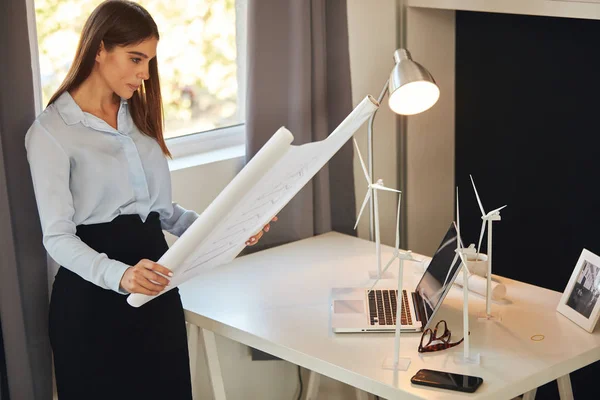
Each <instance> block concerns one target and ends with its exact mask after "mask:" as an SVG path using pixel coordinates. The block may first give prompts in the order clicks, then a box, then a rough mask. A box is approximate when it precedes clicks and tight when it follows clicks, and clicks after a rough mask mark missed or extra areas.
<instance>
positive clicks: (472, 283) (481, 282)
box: [454, 274, 506, 300]
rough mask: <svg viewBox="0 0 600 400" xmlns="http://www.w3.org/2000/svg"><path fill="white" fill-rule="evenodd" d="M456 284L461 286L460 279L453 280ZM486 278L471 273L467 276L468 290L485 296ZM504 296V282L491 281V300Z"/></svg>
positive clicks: (502, 298) (500, 298) (501, 298)
mask: <svg viewBox="0 0 600 400" xmlns="http://www.w3.org/2000/svg"><path fill="white" fill-rule="evenodd" d="M454 283H455V284H456V285H457V286H460V287H462V279H457V280H456V281H454ZM486 288H487V279H486V278H483V277H481V276H479V275H475V274H471V275H470V276H469V291H471V292H474V293H477V294H480V295H482V296H483V297H486ZM505 297H506V286H504V284H502V283H499V282H495V281H492V300H504V298H505Z"/></svg>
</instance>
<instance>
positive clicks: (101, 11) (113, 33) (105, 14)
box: [48, 0, 171, 157]
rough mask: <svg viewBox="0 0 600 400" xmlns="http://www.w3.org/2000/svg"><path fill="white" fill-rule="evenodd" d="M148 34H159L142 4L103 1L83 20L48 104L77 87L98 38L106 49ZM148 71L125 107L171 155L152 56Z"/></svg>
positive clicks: (93, 56)
mask: <svg viewBox="0 0 600 400" xmlns="http://www.w3.org/2000/svg"><path fill="white" fill-rule="evenodd" d="M152 37H155V38H156V39H159V38H160V37H159V34H158V27H157V26H156V23H155V22H154V19H152V16H151V15H150V13H148V11H146V9H144V7H142V6H140V5H139V4H137V3H134V2H131V1H126V0H107V1H105V2H103V3H102V4H100V5H99V6H98V7H96V9H94V11H93V12H92V14H90V16H89V17H88V19H87V21H86V22H85V25H84V27H83V31H82V32H81V37H80V38H79V44H78V46H77V52H76V53H75V59H74V60H73V63H72V64H71V67H70V68H69V72H68V73H67V76H66V77H65V80H64V81H63V82H62V84H61V85H60V87H59V88H58V90H57V91H56V93H54V95H53V96H52V98H51V99H50V101H49V102H48V105H50V104H52V103H53V102H54V101H56V99H57V98H58V97H59V96H60V95H61V94H63V93H64V92H66V91H69V90H72V89H75V88H77V87H78V86H79V85H81V84H82V83H83V81H85V80H86V79H87V77H88V76H90V74H91V73H92V69H93V68H94V65H95V63H96V54H97V52H98V49H99V48H100V43H101V42H104V48H105V49H106V50H107V51H110V50H111V49H113V48H114V47H115V46H129V45H133V44H138V43H141V42H143V41H144V40H146V39H149V38H152ZM148 72H149V74H150V78H149V79H148V80H145V81H143V84H142V85H141V86H140V88H139V89H138V90H137V91H136V92H134V93H133V96H132V97H131V99H129V100H128V104H129V110H130V112H131V117H132V118H133V122H134V123H135V125H136V126H137V128H138V129H139V130H140V131H141V132H142V133H144V134H145V135H148V136H150V137H152V138H154V139H155V140H156V141H157V142H158V144H159V145H160V147H161V149H162V151H163V153H164V154H165V155H166V156H168V157H171V153H170V152H169V149H168V148H167V145H166V143H165V139H164V137H163V106H162V98H161V95H160V80H159V77H158V64H157V62H156V57H154V58H153V59H152V60H150V63H149V70H148Z"/></svg>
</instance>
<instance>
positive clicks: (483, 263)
mask: <svg viewBox="0 0 600 400" xmlns="http://www.w3.org/2000/svg"><path fill="white" fill-rule="evenodd" d="M465 255H466V259H467V268H469V271H470V272H471V273H472V274H475V275H479V276H482V277H484V278H485V277H487V271H488V262H487V260H488V256H487V254H483V253H479V254H465Z"/></svg>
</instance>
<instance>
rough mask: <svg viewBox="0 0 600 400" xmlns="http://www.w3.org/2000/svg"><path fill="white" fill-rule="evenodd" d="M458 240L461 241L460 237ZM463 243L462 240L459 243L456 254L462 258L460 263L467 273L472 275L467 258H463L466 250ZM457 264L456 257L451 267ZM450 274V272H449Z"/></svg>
mask: <svg viewBox="0 0 600 400" xmlns="http://www.w3.org/2000/svg"><path fill="white" fill-rule="evenodd" d="M484 222H485V221H484ZM455 227H456V226H455ZM458 238H459V239H460V236H459V237H458ZM461 242H462V240H459V241H458V247H459V249H458V251H457V252H456V255H457V256H458V257H460V261H461V262H462V264H463V266H464V268H465V269H466V270H467V272H468V273H469V274H471V272H470V271H469V267H468V266H467V261H466V260H465V258H464V257H463V250H464V249H463V247H462V244H461ZM455 262H456V257H454V260H453V261H452V264H450V265H451V266H452V265H454V263H455ZM450 270H452V268H450ZM448 273H450V271H448Z"/></svg>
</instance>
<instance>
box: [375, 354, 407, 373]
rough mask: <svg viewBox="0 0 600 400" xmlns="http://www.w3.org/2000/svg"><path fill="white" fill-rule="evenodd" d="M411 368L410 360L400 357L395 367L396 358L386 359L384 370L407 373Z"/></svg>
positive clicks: (383, 365)
mask: <svg viewBox="0 0 600 400" xmlns="http://www.w3.org/2000/svg"><path fill="white" fill-rule="evenodd" d="M409 366H410V358H407V357H400V358H399V359H398V364H395V365H394V357H386V358H385V360H383V364H382V366H381V367H382V368H383V369H391V370H392V371H406V370H407V369H408V367H409Z"/></svg>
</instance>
